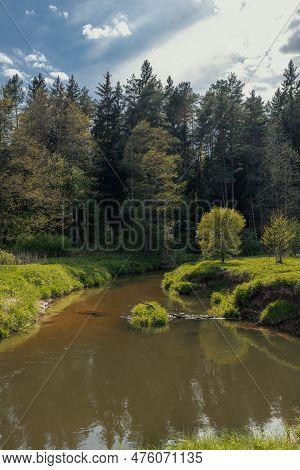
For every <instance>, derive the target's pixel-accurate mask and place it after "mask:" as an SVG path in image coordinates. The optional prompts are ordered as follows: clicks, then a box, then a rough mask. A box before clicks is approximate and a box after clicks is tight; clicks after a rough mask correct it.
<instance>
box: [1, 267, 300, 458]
mask: <svg viewBox="0 0 300 470" xmlns="http://www.w3.org/2000/svg"><path fill="white" fill-rule="evenodd" d="M161 276H162V274H152V275H146V276H141V277H134V278H130V279H129V278H126V279H122V280H120V281H118V282H116V283H115V284H114V286H113V287H111V288H110V289H109V290H107V291H103V290H102V289H89V290H85V291H82V292H78V293H75V294H72V295H70V296H68V297H66V298H63V299H61V300H59V301H56V302H55V303H54V304H53V305H52V306H51V308H50V309H49V310H48V314H47V315H46V316H45V317H44V319H43V321H42V322H40V323H39V324H38V325H37V326H36V327H34V328H33V329H32V330H31V331H30V332H29V333H28V334H26V335H21V336H17V337H14V338H10V339H8V340H5V341H2V343H1V344H0V380H1V382H0V398H1V407H0V444H1V448H4V447H5V448H8V449H19V448H26V449H47V448H54V449H65V448H67V449H106V448H137V447H139V448H141V447H145V446H147V447H151V446H156V447H157V446H162V445H163V444H164V443H165V442H166V441H168V440H170V439H171V440H172V439H173V438H174V437H175V436H178V435H179V436H180V435H184V434H190V435H191V434H193V435H194V434H200V435H201V433H204V432H214V430H217V429H223V428H228V429H234V430H242V429H243V430H245V429H251V430H253V431H263V432H265V433H267V434H272V433H280V432H282V431H283V429H284V423H286V422H288V423H290V422H293V420H294V418H295V415H296V411H297V409H299V407H300V393H299V392H300V360H299V359H300V341H299V339H296V338H291V337H285V336H282V335H278V334H274V333H271V332H268V331H266V330H257V329H254V328H249V327H247V325H241V324H233V323H224V322H222V321H212V320H204V321H185V320H177V321H174V322H172V323H171V325H170V328H169V330H168V331H167V332H166V333H161V334H142V333H140V332H138V331H135V330H133V329H131V328H130V326H129V325H128V323H127V321H126V320H124V319H122V318H120V316H121V315H124V314H128V313H129V312H130V309H131V307H132V306H133V305H135V304H136V303H137V302H139V301H144V300H157V301H159V302H161V303H162V304H164V305H166V306H167V307H168V309H170V310H177V311H184V312H190V313H193V312H194V313H197V314H199V313H205V311H206V308H207V306H208V302H207V300H206V299H201V301H199V300H196V299H188V298H187V300H186V301H185V300H182V301H180V302H178V301H176V300H174V299H171V298H169V297H168V296H166V295H165V294H164V292H163V291H162V289H161V288H160V282H161ZM91 312H92V313H91ZM71 343H72V344H71ZM68 346H69V348H68Z"/></svg>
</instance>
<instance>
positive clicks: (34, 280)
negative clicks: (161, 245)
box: [0, 255, 161, 338]
mask: <svg viewBox="0 0 300 470" xmlns="http://www.w3.org/2000/svg"><path fill="white" fill-rule="evenodd" d="M160 263H161V261H160V260H159V259H157V258H155V257H142V256H130V257H128V256H103V255H91V256H78V257H74V258H61V259H57V260H51V262H50V261H49V263H47V264H46V263H43V264H28V265H10V266H0V337H2V338H3V337H6V336H8V335H10V334H11V333H16V332H19V331H22V330H23V329H25V328H26V327H27V326H28V325H30V324H31V323H33V322H34V321H36V319H37V318H38V316H39V314H40V313H41V307H40V301H42V300H45V299H49V298H55V297H59V296H62V295H65V294H68V293H70V292H71V291H73V290H76V289H82V288H84V287H95V286H105V285H106V284H107V283H108V282H109V281H110V280H111V279H112V278H113V277H114V276H116V275H121V274H123V275H124V274H139V273H145V272H147V271H151V270H153V269H156V268H159V267H160Z"/></svg>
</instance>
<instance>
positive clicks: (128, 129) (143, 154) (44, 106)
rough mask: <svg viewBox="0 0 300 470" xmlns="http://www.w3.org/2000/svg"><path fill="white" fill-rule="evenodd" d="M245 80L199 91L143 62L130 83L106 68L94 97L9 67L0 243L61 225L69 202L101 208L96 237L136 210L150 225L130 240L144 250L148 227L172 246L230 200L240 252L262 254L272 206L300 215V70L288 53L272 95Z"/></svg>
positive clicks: (1, 144)
mask: <svg viewBox="0 0 300 470" xmlns="http://www.w3.org/2000/svg"><path fill="white" fill-rule="evenodd" d="M244 89H245V84H244V83H242V82H241V81H240V80H239V79H238V77H237V76H236V75H235V74H230V75H229V76H227V77H226V78H223V79H219V80H217V81H216V82H215V83H213V84H211V85H210V87H209V88H208V90H207V91H206V92H205V93H204V94H199V93H197V92H196V91H194V90H193V88H192V86H191V84H190V83H189V82H182V83H179V84H176V83H174V82H173V80H172V78H171V77H170V76H169V77H168V79H167V82H166V83H162V81H161V80H159V79H158V78H157V76H156V75H155V71H153V69H152V66H151V64H150V63H149V61H147V60H145V62H144V63H143V65H142V67H141V71H140V75H139V76H135V75H132V76H131V77H130V78H129V79H128V80H127V82H126V84H121V83H120V82H115V81H114V77H112V76H111V74H110V73H109V72H107V73H106V74H105V75H104V77H103V78H102V80H101V81H100V83H99V85H98V86H97V89H96V90H95V94H92V93H90V92H89V90H87V88H86V87H83V88H81V87H80V86H79V85H78V83H77V82H76V80H75V78H74V76H73V75H72V76H71V77H70V79H69V81H68V82H67V83H64V82H62V81H61V80H60V79H59V78H57V79H56V80H55V81H54V82H53V83H52V84H51V85H49V84H47V83H46V80H45V78H44V77H43V75H42V74H39V75H38V76H36V77H34V78H33V79H32V81H31V83H30V84H29V85H28V86H27V85H25V84H24V83H23V82H22V80H21V79H20V77H18V75H15V76H14V77H13V78H11V79H9V80H8V82H7V83H6V84H5V85H4V86H2V88H1V95H0V154H1V172H0V220H1V224H0V246H2V247H15V246H22V243H23V245H24V243H25V241H26V237H27V238H28V236H31V237H34V236H36V235H38V234H41V233H44V234H47V236H48V237H51V236H55V235H59V234H61V233H62V231H64V232H65V231H66V230H67V231H68V229H69V228H70V227H71V226H72V223H73V220H72V216H71V214H69V212H70V208H74V207H75V206H76V205H78V204H81V203H85V201H93V203H96V204H97V207H98V208H99V207H101V210H100V212H101V211H102V215H101V214H100V219H101V217H103V212H104V213H105V214H106V216H105V217H106V218H105V223H104V224H103V223H102V224H101V223H100V229H99V232H100V234H99V235H98V238H99V239H105V240H106V238H105V237H107V232H108V233H110V231H111V232H113V238H114V240H116V239H120V237H123V238H124V237H125V238H126V237H127V240H128V239H129V235H128V231H129V232H130V229H129V230H128V224H127V222H126V216H127V215H128V214H130V210H131V209H132V208H133V207H134V208H135V212H134V214H135V216H133V219H134V217H136V219H137V220H139V221H140V225H141V226H142V229H143V230H144V232H145V233H146V236H145V237H144V238H143V243H142V244H141V243H138V244H136V245H134V246H135V247H136V249H139V250H140V251H148V252H149V251H151V249H152V248H153V245H152V244H151V243H152V238H153V237H150V232H149V231H150V228H149V227H150V226H155V229H157V228H158V231H157V232H158V238H159V239H160V238H163V239H164V240H165V239H169V240H171V244H173V245H172V246H173V247H178V246H183V245H185V246H187V245H186V238H185V235H184V234H188V236H190V237H191V240H192V243H191V246H192V245H193V241H194V239H195V233H196V226H197V223H198V222H199V220H200V217H201V212H203V211H207V210H208V209H209V208H211V207H213V206H216V205H217V206H222V207H232V208H235V209H237V210H239V211H240V212H241V213H242V214H243V215H244V217H245V219H246V224H247V225H246V226H247V228H246V230H245V231H244V241H243V250H244V254H245V255H255V254H258V253H259V252H260V244H259V239H260V236H261V234H262V231H263V227H264V226H265V224H266V223H267V222H268V220H269V218H270V216H271V215H272V214H273V213H274V212H280V213H283V214H285V215H286V216H288V217H290V218H292V219H297V218H299V202H300V201H299V199H300V190H299V189H300V188H299V185H300V156H299V152H300V132H299V124H300V80H299V74H298V72H297V67H296V66H295V64H294V63H293V61H290V62H289V64H288V66H287V68H286V69H285V70H284V72H283V77H282V83H281V86H280V87H279V88H278V89H277V90H275V92H274V96H273V98H272V99H271V100H270V101H268V102H264V100H263V98H262V97H261V96H260V95H259V94H257V93H256V92H255V91H254V90H253V91H252V92H251V93H250V94H249V95H246V94H245V90H244ZM162 202H163V206H164V207H163V208H162V207H161V203H162ZM141 203H143V204H145V207H146V209H145V207H143V211H142V208H141V205H140V204H141ZM113 205H114V207H112V206H113ZM62 207H65V208H66V207H67V213H68V216H66V215H64V218H63V219H62ZM107 207H109V208H110V209H111V211H110V212H109V211H106V209H107ZM183 207H184V208H185V209H184V210H183V211H181V212H180V210H181V209H182V208H183ZM102 209H103V210H102ZM112 209H113V210H112ZM88 211H89V209H88ZM162 212H163V214H164V222H163V223H161V222H160V221H159V220H160V216H161V213H162ZM179 213H180V215H179ZM109 214H110V215H109ZM126 214H127V215H126ZM101 220H102V219H101ZM116 221H117V222H119V224H117V223H116ZM102 222H103V220H102ZM93 224H94V225H97V226H98V225H99V223H98V224H96V221H95V220H94V221H93ZM151 224H152V225H151ZM117 226H118V227H119V228H120V227H121V229H120V231H118V233H117V234H116V233H115V232H116V227H117ZM118 230H119V229H118ZM126 233H127V235H126ZM110 237H112V235H111V234H110ZM150 238H151V241H150ZM24 240H25V241H24ZM75 244H76V243H75ZM114 246H116V245H114ZM119 246H120V245H118V247H119ZM124 246H125V245H122V247H123V249H124ZM130 246H131V245H130ZM125 248H126V247H125Z"/></svg>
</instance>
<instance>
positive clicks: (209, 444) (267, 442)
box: [166, 432, 300, 450]
mask: <svg viewBox="0 0 300 470" xmlns="http://www.w3.org/2000/svg"><path fill="white" fill-rule="evenodd" d="M166 448H167V449H174V450H176V449H178V450H179V449H180V450H198V449H199V450H246V449H248V450H276V449H281V450H299V449H300V442H299V437H298V436H296V435H295V434H293V433H289V432H287V433H285V434H284V435H282V436H278V437H264V436H261V435H254V434H251V433H248V434H246V433H234V432H220V433H217V434H215V435H209V436H204V437H195V438H187V439H179V440H178V441H177V442H176V443H175V444H174V445H171V446H169V445H168V446H166Z"/></svg>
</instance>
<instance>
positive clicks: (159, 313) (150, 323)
mask: <svg viewBox="0 0 300 470" xmlns="http://www.w3.org/2000/svg"><path fill="white" fill-rule="evenodd" d="M131 312H132V316H131V318H130V324H131V325H132V326H133V327H135V328H140V329H152V328H162V327H164V326H166V325H167V324H168V323H169V315H168V312H167V310H166V309H165V308H164V307H162V306H161V305H159V303H158V302H155V301H147V302H144V303H140V304H138V305H136V306H135V307H134V308H133V309H132V311H131Z"/></svg>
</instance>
